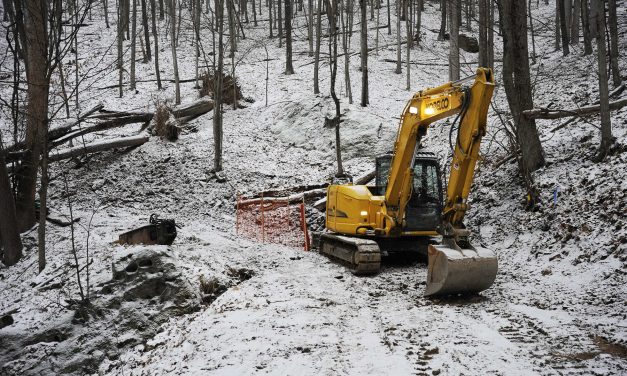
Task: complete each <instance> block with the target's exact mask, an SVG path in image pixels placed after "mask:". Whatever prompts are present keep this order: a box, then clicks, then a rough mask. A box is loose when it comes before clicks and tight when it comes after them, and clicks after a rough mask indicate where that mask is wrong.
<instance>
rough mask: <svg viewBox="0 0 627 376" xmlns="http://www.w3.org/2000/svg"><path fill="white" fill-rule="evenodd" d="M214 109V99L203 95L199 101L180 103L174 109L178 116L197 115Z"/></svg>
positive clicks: (175, 114) (173, 111)
mask: <svg viewBox="0 0 627 376" xmlns="http://www.w3.org/2000/svg"><path fill="white" fill-rule="evenodd" d="M211 110H213V100H211V99H209V97H203V98H200V99H198V100H197V101H194V102H191V103H186V104H184V105H178V106H176V107H174V108H173V109H172V113H173V114H174V116H175V117H176V118H185V117H197V116H200V115H203V114H206V113H207V112H209V111H211Z"/></svg>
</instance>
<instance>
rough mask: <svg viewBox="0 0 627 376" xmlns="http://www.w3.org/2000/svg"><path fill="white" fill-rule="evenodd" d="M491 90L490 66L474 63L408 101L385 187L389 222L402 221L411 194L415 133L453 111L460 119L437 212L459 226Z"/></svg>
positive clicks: (422, 132)
mask: <svg viewBox="0 0 627 376" xmlns="http://www.w3.org/2000/svg"><path fill="white" fill-rule="evenodd" d="M473 78H474V83H473V84H472V86H471V87H470V88H469V89H466V90H465V89H464V88H463V87H462V84H463V83H464V82H466V81H468V80H471V79H473ZM493 89H494V79H493V77H492V70H490V69H487V68H479V69H478V70H477V74H476V75H474V76H471V77H468V78H465V79H463V80H460V81H457V82H448V83H446V84H444V85H441V86H438V87H436V88H432V89H427V90H423V91H420V92H418V93H416V94H415V95H414V96H413V97H412V98H411V99H410V100H409V102H408V103H407V105H406V106H405V109H404V111H403V113H402V115H401V120H400V124H399V130H398V133H397V137H396V142H395V144H394V155H393V158H392V164H391V166H390V174H389V179H388V185H387V188H386V191H385V203H386V207H387V212H388V215H389V216H390V217H391V218H392V219H393V220H394V223H393V224H391V227H397V228H398V227H400V226H401V224H402V220H403V215H404V212H405V207H406V205H407V203H408V202H409V198H410V197H411V189H412V179H413V177H412V176H413V175H412V173H413V170H412V168H413V165H412V164H413V161H414V153H415V150H416V146H417V145H419V144H420V139H421V137H422V136H424V135H425V134H426V131H427V128H428V126H429V124H431V123H433V122H435V121H437V120H440V119H443V118H446V117H449V116H452V115H455V114H456V113H460V117H461V120H460V123H459V124H460V125H459V130H458V132H457V137H456V142H455V146H454V152H453V161H452V163H451V172H450V178H449V185H448V189H447V195H446V203H445V208H444V212H443V215H444V219H445V221H447V222H450V223H451V224H453V225H455V226H461V221H462V220H463V217H464V213H465V211H466V210H467V207H468V206H467V204H466V199H467V198H468V194H469V192H470V186H471V185H472V180H473V176H474V167H475V164H476V161H477V158H478V155H479V147H480V143H481V137H483V135H485V128H486V119H487V111H488V107H489V104H490V100H491V98H492V92H493Z"/></svg>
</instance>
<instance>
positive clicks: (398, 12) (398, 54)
mask: <svg viewBox="0 0 627 376" xmlns="http://www.w3.org/2000/svg"><path fill="white" fill-rule="evenodd" d="M401 1H403V0H396V70H395V71H394V73H396V74H401V73H402V72H403V70H402V68H401V64H402V59H401Z"/></svg>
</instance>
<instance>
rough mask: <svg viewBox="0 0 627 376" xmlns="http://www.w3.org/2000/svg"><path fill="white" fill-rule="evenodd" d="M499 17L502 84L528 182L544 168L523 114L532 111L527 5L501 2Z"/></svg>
mask: <svg viewBox="0 0 627 376" xmlns="http://www.w3.org/2000/svg"><path fill="white" fill-rule="evenodd" d="M499 15H500V20H501V22H500V23H501V27H502V29H503V83H504V86H505V94H506V96H507V102H508V103H509V107H510V109H511V112H512V116H513V118H514V125H515V129H516V140H517V141H518V144H519V145H520V150H521V153H522V155H521V160H520V165H521V166H520V167H521V173H522V175H523V177H525V180H527V179H526V177H527V176H530V175H529V174H530V173H531V172H532V171H534V170H536V169H538V168H539V167H541V166H543V165H544V156H543V151H542V145H541V144H540V137H539V136H538V130H537V128H536V124H535V121H534V120H532V119H527V118H526V117H525V116H524V115H523V114H522V111H524V110H529V109H532V108H533V99H532V97H531V77H530V71H529V51H528V46H527V17H526V15H527V11H526V2H525V1H519V0H502V1H500V2H499Z"/></svg>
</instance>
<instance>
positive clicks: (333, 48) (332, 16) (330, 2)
mask: <svg viewBox="0 0 627 376" xmlns="http://www.w3.org/2000/svg"><path fill="white" fill-rule="evenodd" d="M325 1H326V5H327V15H328V18H329V28H330V34H329V69H330V70H331V98H333V102H334V103H335V118H333V120H332V121H333V124H334V125H335V157H336V159H337V174H336V176H338V177H339V176H344V167H343V166H342V145H341V142H340V141H341V140H340V100H339V98H338V97H337V94H336V93H335V81H336V77H337V34H338V33H337V14H338V10H337V0H325Z"/></svg>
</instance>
